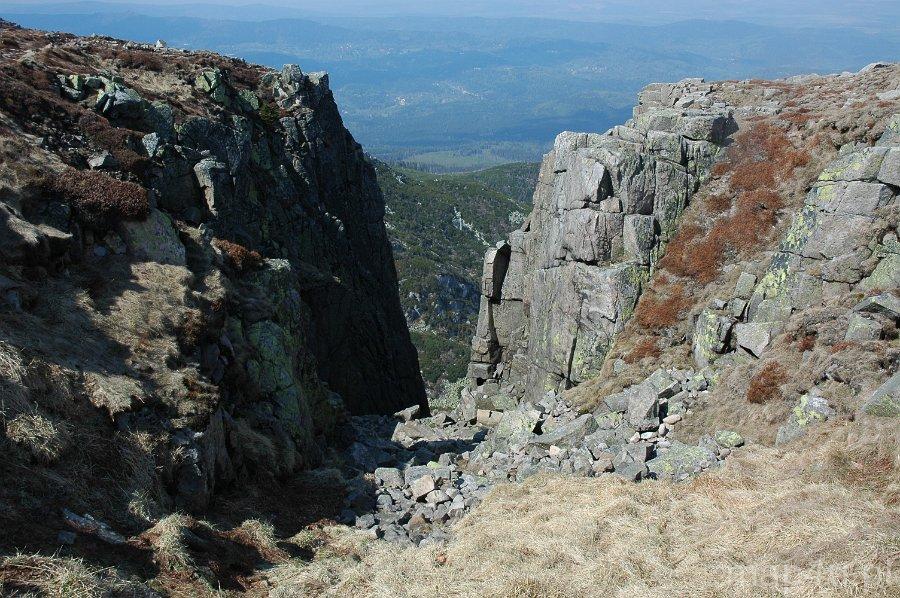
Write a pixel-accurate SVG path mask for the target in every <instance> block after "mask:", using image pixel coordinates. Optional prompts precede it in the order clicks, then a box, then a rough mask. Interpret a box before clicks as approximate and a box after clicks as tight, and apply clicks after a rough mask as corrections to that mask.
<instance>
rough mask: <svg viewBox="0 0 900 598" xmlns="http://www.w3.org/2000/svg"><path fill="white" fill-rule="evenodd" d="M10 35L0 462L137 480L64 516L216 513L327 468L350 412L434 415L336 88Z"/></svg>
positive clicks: (2, 133)
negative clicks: (100, 507) (105, 510)
mask: <svg viewBox="0 0 900 598" xmlns="http://www.w3.org/2000/svg"><path fill="white" fill-rule="evenodd" d="M0 26H2V28H0V34H2V46H0V88H2V91H0V151H2V161H0V170H2V176H0V179H2V182H0V222H2V224H0V257H2V259H0V291H2V293H0V306H2V307H0V318H2V324H0V362H2V364H3V372H2V373H3V377H2V380H0V385H2V388H3V395H4V398H3V402H2V405H0V409H2V417H3V430H4V438H5V439H6V440H5V441H4V443H5V444H4V446H5V447H6V448H7V449H8V450H11V451H13V453H14V454H16V455H18V457H17V458H21V459H25V460H26V461H27V460H28V459H30V458H31V459H38V460H40V461H42V462H44V463H48V464H51V465H53V466H58V468H59V469H60V474H59V475H61V476H62V478H63V479H71V480H72V481H73V483H75V485H77V480H78V476H79V475H84V473H83V471H82V472H81V473H79V472H80V471H81V470H79V467H89V468H90V467H98V466H100V465H98V463H97V462H96V460H97V459H100V460H102V461H104V463H103V464H102V467H103V468H108V470H109V472H110V475H111V476H113V477H115V476H116V475H117V474H115V472H116V471H117V470H119V471H121V472H123V473H122V474H121V475H124V476H125V478H127V480H126V481H124V482H121V483H118V486H121V487H124V488H125V489H124V490H121V491H120V490H116V489H115V486H105V485H104V482H103V481H102V480H96V479H91V480H90V482H91V485H92V488H89V489H85V488H73V487H70V488H69V489H68V490H66V491H65V492H62V493H60V496H59V501H60V502H63V503H67V504H69V505H71V508H77V505H79V503H81V504H86V503H93V504H98V503H103V502H106V503H108V504H109V506H110V510H111V511H114V512H115V514H110V515H109V517H110V518H111V519H113V520H119V521H121V520H122V518H123V517H125V519H128V517H127V516H125V515H123V514H124V513H127V512H128V511H129V510H130V512H131V515H132V516H133V517H136V518H137V519H141V518H145V517H148V516H150V515H149V514H150V513H151V512H153V511H154V510H158V509H160V508H164V507H165V506H166V505H170V503H171V501H173V500H174V503H175V505H176V506H179V507H181V508H186V509H190V510H200V509H204V508H205V507H206V506H207V505H208V504H209V502H210V500H211V498H212V497H213V496H214V493H215V491H216V490H217V488H219V487H220V486H221V485H223V484H227V483H228V482H230V481H233V480H236V479H238V478H241V477H246V476H253V475H265V476H281V475H284V474H287V473H290V472H292V471H295V470H297V469H299V468H302V467H308V466H311V465H315V464H316V463H318V462H319V461H320V459H321V455H322V454H323V451H324V450H325V442H324V438H326V437H327V436H328V435H329V434H331V432H332V430H333V429H334V426H335V424H336V423H338V422H339V421H340V420H341V419H342V418H344V417H345V416H346V412H347V411H349V412H352V413H392V412H394V411H396V410H398V409H401V408H403V407H407V406H409V405H413V404H417V405H420V406H422V407H423V408H424V407H426V404H425V395H424V389H423V383H422V380H421V376H420V373H419V367H418V361H417V357H416V352H415V350H414V348H413V346H412V344H411V342H410V338H409V333H408V330H407V328H406V322H405V319H404V317H403V314H402V312H401V308H400V303H399V299H398V294H397V275H396V272H395V268H394V262H393V258H392V255H391V248H390V245H389V242H388V238H387V235H386V232H385V226H384V223H383V216H384V201H383V198H382V195H381V192H380V191H379V188H378V186H377V183H376V179H375V173H374V170H373V168H372V167H371V165H370V164H369V163H368V162H367V160H366V159H365V157H364V155H363V152H362V150H361V148H360V146H359V145H358V144H357V143H356V142H355V141H354V140H353V138H352V137H351V135H350V134H349V133H348V132H347V130H346V129H345V128H344V127H343V125H342V123H341V118H340V114H339V113H338V109H337V107H336V105H335V102H334V98H333V96H332V94H331V91H330V90H329V88H328V77H327V75H324V74H307V73H304V72H302V71H301V70H300V69H299V68H297V67H296V66H285V67H284V69H282V70H280V71H268V70H265V69H262V68H260V67H254V66H250V65H247V64H246V63H243V62H240V61H237V60H231V59H226V58H222V57H220V56H217V55H213V54H205V53H188V52H184V51H178V50H170V49H167V48H165V47H164V45H162V44H160V45H159V47H149V46H139V45H135V44H130V43H125V42H120V41H117V40H112V39H108V38H99V37H93V38H78V37H74V36H69V35H63V34H45V33H42V32H36V31H31V30H26V29H19V28H17V27H15V26H13V25H11V24H8V23H0ZM60 397H65V398H64V399H61V398H60ZM86 422H89V423H86ZM88 430H89V431H90V434H89V435H88ZM92 439H94V440H97V441H98V442H100V440H99V439H103V440H102V442H100V443H101V444H102V445H103V451H101V453H103V456H102V457H101V456H98V455H97V454H96V453H95V451H93V449H94V448H96V447H94V446H93V445H92V444H91V442H93V440H92ZM73 451H75V452H78V453H79V454H80V455H81V458H79V459H73V458H72V453H73ZM126 454H128V455H132V457H130V458H128V457H125V456H124V455H126ZM10 463H11V462H10ZM79 463H80V465H79ZM10 466H11V465H10ZM141 468H143V470H141ZM148 468H149V469H148ZM132 470H133V471H132ZM6 473H9V472H6ZM129 476H130V477H129ZM132 478H140V479H141V480H142V481H141V482H140V484H138V485H137V486H136V487H135V485H134V484H132V483H131V481H130V480H131V479H132ZM82 481H87V480H82ZM33 490H34V491H35V492H38V493H39V492H41V490H40V489H38V488H35V489H33ZM85 493H87V495H86V494H85ZM104 493H111V494H110V495H108V496H106V495H104V499H103V500H97V499H98V495H103V494H104ZM123 501H124V502H125V503H126V504H128V505H130V506H128V507H127V508H119V509H115V508H114V506H115V505H119V506H120V507H121V503H122V502H123ZM19 515H20V516H21V513H19ZM4 517H5V515H4ZM130 521H131V523H132V524H133V522H134V520H133V519H132V520H130ZM10 529H11V528H10Z"/></svg>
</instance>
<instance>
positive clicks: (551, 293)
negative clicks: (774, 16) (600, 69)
mask: <svg viewBox="0 0 900 598" xmlns="http://www.w3.org/2000/svg"><path fill="white" fill-rule="evenodd" d="M709 91H710V87H709V86H708V85H706V84H704V83H703V81H702V80H695V79H690V80H685V81H682V82H680V83H677V84H673V85H663V84H656V85H652V86H650V87H648V88H647V89H645V90H644V92H643V93H642V94H641V97H640V105H639V106H638V107H636V108H635V110H634V118H633V119H632V120H630V121H629V122H628V123H627V124H626V125H624V126H617V127H614V128H612V129H610V130H609V131H607V132H606V133H605V134H602V135H600V134H586V133H562V134H561V135H559V137H557V139H556V142H555V144H554V148H553V150H552V151H551V152H550V153H549V154H548V155H547V156H546V157H545V158H544V162H543V164H542V167H541V174H540V180H539V182H538V186H537V190H536V192H535V195H534V210H533V211H532V213H531V214H530V216H529V217H528V218H527V219H526V221H525V223H524V224H523V225H522V227H521V228H520V229H519V230H517V231H515V232H514V233H512V234H511V235H510V237H509V240H508V241H503V242H501V243H498V244H497V246H496V247H494V248H491V249H490V250H489V251H488V252H487V254H486V256H485V260H484V276H483V279H482V289H481V291H482V299H481V307H480V313H479V320H478V328H477V331H476V335H475V337H474V339H473V341H472V358H471V359H472V360H471V364H470V366H469V372H468V378H469V387H468V389H467V390H465V391H463V403H464V404H466V405H468V406H469V409H477V408H486V409H506V408H509V407H510V406H514V405H515V404H516V403H517V402H518V401H519V400H520V399H522V398H523V397H525V398H528V399H531V400H536V399H538V398H540V397H541V396H543V395H544V394H545V393H547V392H559V391H561V390H564V389H566V388H569V387H571V386H574V385H577V384H579V383H580V382H583V381H585V380H587V379H589V378H591V377H593V376H595V375H596V374H597V373H598V372H599V370H600V366H601V365H602V363H603V359H604V357H605V355H606V353H607V351H608V349H609V347H610V346H611V345H612V342H613V339H614V338H615V335H616V334H617V333H618V332H619V331H620V330H621V329H622V327H623V326H624V324H625V322H626V321H627V320H628V319H629V318H630V317H631V314H632V312H633V310H634V308H635V305H636V303H637V300H638V298H639V297H640V294H641V290H642V287H643V286H644V284H645V283H646V281H647V280H648V279H649V276H650V273H651V271H652V270H653V268H654V265H655V264H656V261H657V260H658V259H659V257H660V256H661V254H662V253H663V251H664V249H665V246H666V243H667V242H668V241H669V240H670V239H671V238H672V236H673V234H674V232H675V230H676V227H677V223H678V219H679V216H680V215H681V213H682V211H683V210H684V209H685V206H686V205H687V203H688V201H689V200H690V197H691V195H692V194H693V193H694V192H695V191H696V190H697V189H698V187H699V185H700V184H701V182H702V181H703V180H704V178H705V176H706V175H707V173H708V169H709V167H710V166H711V165H712V163H713V161H714V160H715V158H716V156H717V155H718V154H719V153H720V151H721V149H722V147H723V145H724V144H725V142H726V140H727V138H728V136H729V134H730V133H731V132H733V130H734V129H735V120H734V116H733V110H732V109H731V108H730V107H729V106H728V105H727V104H726V103H724V102H719V101H713V100H712V99H711V98H710V97H708V93H709Z"/></svg>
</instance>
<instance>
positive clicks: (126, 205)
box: [44, 167, 150, 228]
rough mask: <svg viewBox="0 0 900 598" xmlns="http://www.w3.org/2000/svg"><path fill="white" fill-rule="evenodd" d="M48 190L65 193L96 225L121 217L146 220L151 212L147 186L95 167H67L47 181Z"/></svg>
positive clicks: (105, 225)
mask: <svg viewBox="0 0 900 598" xmlns="http://www.w3.org/2000/svg"><path fill="white" fill-rule="evenodd" d="M44 188H45V190H46V191H47V192H50V193H54V194H57V195H60V196H62V197H63V198H64V199H65V200H66V201H68V203H69V204H70V205H71V206H72V207H73V208H75V211H76V213H77V215H78V218H79V220H80V221H81V222H83V223H84V224H86V225H88V226H91V227H93V228H108V227H110V226H111V225H113V224H115V223H117V222H120V221H122V220H143V219H145V218H146V217H147V215H148V214H149V212H150V201H149V199H148V197H147V190H146V189H144V188H143V187H141V186H140V185H137V184H135V183H129V182H127V181H120V180H119V179H114V178H113V177H111V176H109V175H107V174H104V173H102V172H97V171H93V170H76V169H75V168H71V167H67V168H66V170H64V171H63V173H62V174H60V175H59V176H49V177H47V178H46V179H45V181H44Z"/></svg>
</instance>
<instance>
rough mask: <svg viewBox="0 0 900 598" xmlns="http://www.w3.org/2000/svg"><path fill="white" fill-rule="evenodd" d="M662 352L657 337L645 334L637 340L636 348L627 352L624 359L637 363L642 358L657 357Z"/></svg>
mask: <svg viewBox="0 0 900 598" xmlns="http://www.w3.org/2000/svg"><path fill="white" fill-rule="evenodd" d="M661 354H662V349H660V347H659V341H658V340H657V339H656V337H652V336H645V337H642V338H641V340H639V341H638V342H637V344H636V345H635V346H634V348H633V349H632V350H631V351H629V352H628V353H626V354H625V356H624V357H622V359H623V360H624V361H625V363H629V364H630V363H637V362H638V361H640V360H642V359H647V358H651V359H655V358H657V357H659V356H660V355H661Z"/></svg>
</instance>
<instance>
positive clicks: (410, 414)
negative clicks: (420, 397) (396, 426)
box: [394, 405, 422, 422]
mask: <svg viewBox="0 0 900 598" xmlns="http://www.w3.org/2000/svg"><path fill="white" fill-rule="evenodd" d="M421 412H422V407H421V406H419V405H413V406H412V407H407V408H406V409H403V410H402V411H398V412H397V413H395V414H394V417H395V418H397V419H399V420H401V421H404V422H409V421H412V420H414V419H418V417H419V414H420V413H421Z"/></svg>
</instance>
